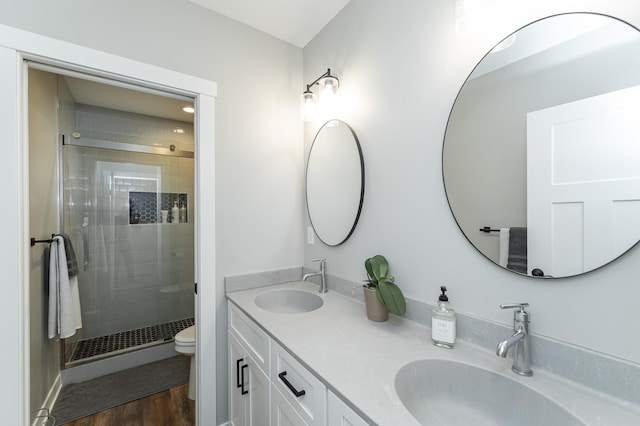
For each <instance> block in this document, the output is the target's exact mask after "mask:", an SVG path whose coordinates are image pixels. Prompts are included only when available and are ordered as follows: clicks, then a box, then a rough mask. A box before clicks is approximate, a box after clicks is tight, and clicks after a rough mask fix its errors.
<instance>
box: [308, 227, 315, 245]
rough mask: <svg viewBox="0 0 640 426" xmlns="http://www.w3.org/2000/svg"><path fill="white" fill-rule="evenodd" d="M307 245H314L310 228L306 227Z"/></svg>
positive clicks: (313, 237) (313, 236)
mask: <svg viewBox="0 0 640 426" xmlns="http://www.w3.org/2000/svg"><path fill="white" fill-rule="evenodd" d="M307 244H315V235H314V233H313V227H311V226H308V227H307Z"/></svg>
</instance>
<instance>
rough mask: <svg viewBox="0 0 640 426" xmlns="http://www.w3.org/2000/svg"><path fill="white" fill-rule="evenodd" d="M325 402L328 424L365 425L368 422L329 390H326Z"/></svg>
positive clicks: (342, 425) (343, 425) (344, 425)
mask: <svg viewBox="0 0 640 426" xmlns="http://www.w3.org/2000/svg"><path fill="white" fill-rule="evenodd" d="M327 404H328V409H327V413H328V414H327V425H328V426H334V425H336V426H367V425H368V424H369V423H367V422H365V421H364V419H363V418H362V417H360V416H359V415H358V414H357V413H356V412H355V411H353V410H352V409H351V408H350V407H349V406H348V405H347V404H345V403H344V401H342V400H341V399H340V398H338V397H337V396H336V395H335V394H334V393H333V392H331V391H328V396H327Z"/></svg>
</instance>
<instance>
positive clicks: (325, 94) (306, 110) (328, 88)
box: [300, 69, 340, 121]
mask: <svg viewBox="0 0 640 426" xmlns="http://www.w3.org/2000/svg"><path fill="white" fill-rule="evenodd" d="M315 84H318V86H319V90H318V94H319V99H318V100H316V95H315V94H314V93H313V92H312V91H311V87H312V86H314V85H315ZM339 85H340V82H339V80H338V77H335V76H333V75H331V69H327V72H326V73H324V74H322V75H321V76H320V77H318V78H316V79H315V80H314V81H313V83H311V84H307V90H305V91H304V92H302V96H301V97H300V114H301V115H302V119H303V120H304V121H311V120H313V117H314V116H315V113H316V107H317V104H318V103H322V104H325V105H326V104H328V103H331V102H332V100H333V98H334V97H335V95H336V94H337V93H338V86H339Z"/></svg>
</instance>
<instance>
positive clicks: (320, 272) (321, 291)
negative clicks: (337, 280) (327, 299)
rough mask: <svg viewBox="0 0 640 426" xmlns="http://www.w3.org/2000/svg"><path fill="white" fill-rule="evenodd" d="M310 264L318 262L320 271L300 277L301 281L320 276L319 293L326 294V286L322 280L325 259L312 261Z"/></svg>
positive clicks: (325, 263) (325, 264)
mask: <svg viewBox="0 0 640 426" xmlns="http://www.w3.org/2000/svg"><path fill="white" fill-rule="evenodd" d="M312 262H320V270H319V271H318V272H312V273H310V274H304V276H303V277H302V281H306V280H307V278H309V277H315V276H316V275H320V290H319V292H320V293H326V292H327V284H326V283H325V280H324V269H325V267H326V266H327V259H313V260H312Z"/></svg>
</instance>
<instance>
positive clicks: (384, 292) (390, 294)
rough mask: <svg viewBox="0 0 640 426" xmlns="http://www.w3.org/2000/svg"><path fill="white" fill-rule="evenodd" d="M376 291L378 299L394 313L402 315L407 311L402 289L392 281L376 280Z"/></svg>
mask: <svg viewBox="0 0 640 426" xmlns="http://www.w3.org/2000/svg"><path fill="white" fill-rule="evenodd" d="M377 293H378V299H380V301H381V302H382V303H383V304H384V305H385V306H386V307H387V308H389V310H390V311H391V312H393V313H394V314H396V315H399V316H402V315H404V314H405V312H407V304H406V302H405V300H404V295H403V294H402V290H400V287H398V286H397V285H396V284H394V283H393V282H392V281H380V282H378V291H377Z"/></svg>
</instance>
